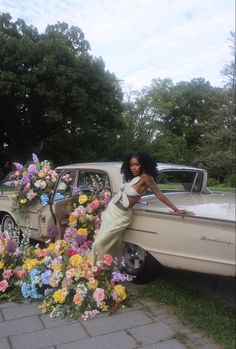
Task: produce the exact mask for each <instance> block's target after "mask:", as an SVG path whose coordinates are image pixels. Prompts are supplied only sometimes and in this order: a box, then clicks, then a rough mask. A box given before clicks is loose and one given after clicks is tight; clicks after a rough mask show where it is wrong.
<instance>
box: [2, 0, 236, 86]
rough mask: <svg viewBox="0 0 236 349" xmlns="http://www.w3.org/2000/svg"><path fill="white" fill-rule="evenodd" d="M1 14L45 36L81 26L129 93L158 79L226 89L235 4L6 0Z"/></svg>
mask: <svg viewBox="0 0 236 349" xmlns="http://www.w3.org/2000/svg"><path fill="white" fill-rule="evenodd" d="M0 12H8V13H10V15H11V16H12V19H13V21H15V20H16V19H17V18H21V19H23V20H24V21H25V22H26V24H27V25H33V26H35V27H36V28H37V29H38V30H39V32H44V31H45V28H46V26H47V25H48V24H56V23H57V22H66V23H68V24H69V25H75V26H78V27H79V28H80V29H82V31H83V32H84V34H85V39H86V40H88V41H89V43H90V46H91V51H90V53H91V54H92V55H93V56H95V57H102V59H103V60H104V62H105V67H106V69H107V70H109V71H110V72H111V73H114V74H115V75H116V77H117V78H118V79H119V80H121V82H122V87H123V89H124V91H131V90H138V91H140V90H141V89H142V88H143V87H145V86H149V85H150V84H151V81H152V79H154V78H161V79H164V78H170V79H171V80H172V81H173V82H174V83H177V82H179V81H190V80H191V79H193V78H198V77H202V78H205V80H207V81H209V82H210V83H211V85H213V86H223V83H224V82H223V75H222V74H221V71H222V69H223V68H224V66H225V64H227V63H228V62H229V61H230V60H232V53H231V51H230V48H229V45H230V40H229V39H230V32H231V31H235V18H234V13H235V1H234V0H63V1H62V0H0Z"/></svg>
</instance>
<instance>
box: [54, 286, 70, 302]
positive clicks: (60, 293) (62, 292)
mask: <svg viewBox="0 0 236 349" xmlns="http://www.w3.org/2000/svg"><path fill="white" fill-rule="evenodd" d="M67 294H68V291H67V290H66V289H65V288H63V289H59V290H57V291H55V292H54V293H53V299H54V300H55V302H56V303H59V304H63V303H64V302H65V300H66V296H67Z"/></svg>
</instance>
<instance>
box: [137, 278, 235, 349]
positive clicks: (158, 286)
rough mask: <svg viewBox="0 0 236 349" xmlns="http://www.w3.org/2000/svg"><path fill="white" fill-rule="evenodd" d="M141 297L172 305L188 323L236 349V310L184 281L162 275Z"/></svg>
mask: <svg viewBox="0 0 236 349" xmlns="http://www.w3.org/2000/svg"><path fill="white" fill-rule="evenodd" d="M140 292H141V295H142V296H144V297H147V298H149V299H152V300H157V301H158V302H161V303H163V304H166V305H169V306H170V307H171V309H172V310H173V311H174V313H175V314H176V315H177V316H178V317H179V318H180V319H181V320H183V321H184V322H185V323H187V324H189V325H194V326H195V327H197V328H199V329H200V330H202V331H203V332H205V333H206V334H208V336H209V337H211V338H212V339H214V340H215V341H216V342H217V343H219V344H221V345H223V346H224V347H225V348H227V349H235V343H236V338H235V325H236V323H235V308H234V307H233V306H232V307H231V306H229V305H223V304H222V303H219V302H217V301H216V300H214V299H213V298H212V297H210V296H207V295H206V294H205V293H203V292H201V291H199V290H197V289H196V287H195V288H194V287H193V286H191V285H190V284H188V283H186V282H183V281H181V280H178V279H177V280H173V279H172V278H170V277H168V276H165V275H164V276H163V275H161V276H160V277H159V278H158V279H156V280H155V281H153V282H152V283H150V284H148V285H145V287H144V288H142V289H141V290H140Z"/></svg>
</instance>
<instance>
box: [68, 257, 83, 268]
mask: <svg viewBox="0 0 236 349" xmlns="http://www.w3.org/2000/svg"><path fill="white" fill-rule="evenodd" d="M82 261H83V258H82V257H81V256H79V255H78V254H75V255H73V256H71V257H70V264H71V265H72V267H76V266H78V265H79V264H80V263H82Z"/></svg>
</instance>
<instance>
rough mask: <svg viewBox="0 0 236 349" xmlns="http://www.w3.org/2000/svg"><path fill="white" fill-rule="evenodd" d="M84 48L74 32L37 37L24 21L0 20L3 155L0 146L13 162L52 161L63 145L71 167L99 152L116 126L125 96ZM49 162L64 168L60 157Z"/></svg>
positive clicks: (58, 30)
mask: <svg viewBox="0 0 236 349" xmlns="http://www.w3.org/2000/svg"><path fill="white" fill-rule="evenodd" d="M89 49H90V47H89V43H88V42H87V41H86V40H85V39H84V34H83V32H82V31H81V29H80V28H78V27H75V26H72V27H68V24H66V23H58V24H56V25H49V26H48V27H47V28H46V30H45V33H42V34H39V33H38V30H37V29H36V28H34V27H33V26H27V25H26V24H25V22H24V21H23V20H21V19H18V20H17V21H16V22H12V21H11V16H10V15H9V14H2V15H1V16H0V77H1V78H0V104H1V115H2V116H1V118H2V120H4V122H3V123H2V125H1V126H2V127H1V129H0V139H1V154H2V156H3V150H4V145H5V149H6V146H7V150H8V157H9V158H10V159H12V160H24V158H27V157H28V156H29V154H31V152H32V151H40V152H42V153H44V154H46V155H47V154H48V153H49V154H51V155H52V156H55V155H56V152H55V151H54V150H53V148H56V147H57V144H60V146H59V148H63V147H62V145H63V144H64V145H65V140H66V142H67V144H66V145H67V147H68V153H67V155H66V158H67V159H68V161H78V160H81V159H82V155H83V160H84V159H86V158H87V160H88V155H89V154H91V153H93V152H95V153H98V152H99V151H100V152H101V147H102V146H104V144H106V140H107V134H109V132H110V129H111V128H113V129H116V128H120V127H121V119H120V114H121V111H122V103H121V102H122V93H121V89H120V86H119V82H118V80H117V78H116V77H115V75H114V74H111V73H110V72H109V71H106V70H105V65H104V62H103V60H102V59H101V58H95V57H93V56H92V55H90V54H89ZM98 140H99V147H98V146H97V142H98ZM75 147H78V148H77V149H76V148H75ZM108 148H109V147H108ZM86 153H87V155H86ZM53 160H54V161H56V162H57V160H60V161H63V151H62V154H61V156H60V158H59V159H57V158H55V157H54V158H53Z"/></svg>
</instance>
